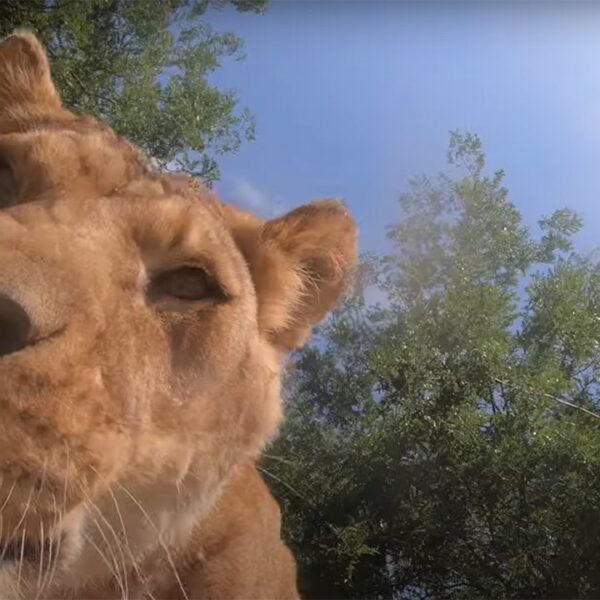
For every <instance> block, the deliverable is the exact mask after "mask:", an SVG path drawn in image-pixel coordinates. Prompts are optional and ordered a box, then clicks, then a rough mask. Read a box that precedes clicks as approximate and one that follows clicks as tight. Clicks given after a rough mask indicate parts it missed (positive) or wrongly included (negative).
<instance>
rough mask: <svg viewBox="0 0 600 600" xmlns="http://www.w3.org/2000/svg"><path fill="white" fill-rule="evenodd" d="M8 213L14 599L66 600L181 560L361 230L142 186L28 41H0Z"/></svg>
mask: <svg viewBox="0 0 600 600" xmlns="http://www.w3.org/2000/svg"><path fill="white" fill-rule="evenodd" d="M0 205H1V209H0V597H2V598H6V597H11V596H20V597H24V598H33V597H36V596H54V597H56V596H57V595H59V594H66V595H72V594H76V591H77V590H78V589H83V588H84V587H85V586H88V585H89V583H90V582H92V583H93V582H94V581H96V580H97V581H100V580H102V578H105V577H107V576H108V575H109V574H110V573H111V571H114V570H118V569H121V568H122V566H123V568H125V566H128V567H130V566H131V565H132V564H134V563H135V561H136V560H138V559H139V560H141V559H143V557H145V556H150V555H151V554H152V551H153V550H154V549H155V548H157V547H159V546H161V547H163V548H165V550H166V554H164V555H163V558H164V560H171V559H170V557H169V556H170V555H169V548H173V547H176V546H177V544H178V543H179V542H180V541H181V540H182V539H184V538H185V536H186V535H187V534H188V531H189V527H190V524H191V523H192V522H193V521H194V520H195V519H197V518H198V517H199V516H201V515H202V514H203V513H204V512H205V511H206V510H207V509H208V508H209V507H210V504H211V502H212V501H213V500H214V498H215V497H216V496H217V495H218V493H219V490H220V487H221V486H222V484H223V482H224V481H226V479H227V477H228V476H229V475H230V474H231V473H232V471H233V470H234V468H235V467H236V465H237V464H239V463H240V462H241V461H242V460H245V459H247V458H248V457H255V456H257V455H258V453H259V452H260V450H261V448H262V447H263V445H264V443H265V441H266V440H267V439H268V438H269V436H270V435H272V434H273V433H274V432H275V431H276V430H277V427H278V425H279V422H280V401H279V369H280V362H281V359H282V357H283V356H284V354H285V353H286V352H287V351H289V350H290V349H293V348H297V347H299V346H300V345H301V344H302V343H303V342H304V340H305V339H306V337H307V336H308V334H309V332H310V328H311V326H312V325H313V324H315V323H316V322H318V321H319V320H321V319H322V318H323V317H324V316H325V314H326V313H327V311H329V310H330V309H331V308H332V307H333V305H334V304H335V302H336V301H337V299H338V298H339V296H340V294H341V293H342V291H343V289H344V284H345V281H346V278H347V274H348V270H349V269H350V267H351V266H352V263H353V261H354V252H355V228H354V225H353V222H352V220H351V218H350V216H349V215H348V213H347V211H346V209H345V208H344V207H343V205H341V204H339V203H337V202H333V201H321V202H314V203H310V204H308V205H305V206H303V207H301V208H299V209H297V210H295V211H293V212H291V213H289V214H287V215H285V216H283V217H281V218H279V219H275V220H273V221H268V222H265V221H262V220H260V219H256V218H253V217H251V216H249V215H247V214H245V213H242V212H241V211H238V210H236V209H234V208H232V207H228V206H224V205H221V204H219V203H218V202H216V201H215V200H214V199H212V198H211V197H209V196H208V195H199V194H191V193H188V191H187V189H186V188H185V187H182V186H180V185H178V184H177V182H174V181H173V180H172V179H170V178H168V177H162V176H157V175H153V174H151V173H149V172H147V171H146V170H145V168H144V166H143V164H142V162H141V161H140V159H139V155H138V153H137V151H136V149H135V148H134V147H133V146H132V145H130V144H129V143H128V142H126V141H125V140H123V139H121V138H119V137H118V136H116V135H115V134H114V133H113V132H112V131H111V130H110V129H109V128H107V127H106V126H103V125H101V124H99V123H98V122H96V121H94V120H93V119H91V118H88V117H81V116H76V115H73V114H72V113H70V112H68V111H66V110H65V109H64V108H63V107H62V106H61V102H60V98H59V96H58V94H57V92H56V90H55V88H54V85H53V84H52V80H51V78H50V71H49V68H48V62H47V59H46V56H45V54H44V52H43V50H42V49H41V47H40V45H39V43H38V42H37V40H36V39H35V38H34V37H33V36H31V35H29V34H19V35H14V36H11V37H9V38H7V39H6V40H4V41H3V42H2V43H0ZM112 536H116V537H123V539H126V541H127V543H126V545H121V546H120V554H119V555H112V556H110V555H109V554H108V551H107V550H106V548H108V547H110V544H109V543H108V542H109V541H110V538H111V537H112ZM107 538H109V539H108V540H107ZM103 548H104V551H103ZM122 592H123V594H125V591H124V590H122Z"/></svg>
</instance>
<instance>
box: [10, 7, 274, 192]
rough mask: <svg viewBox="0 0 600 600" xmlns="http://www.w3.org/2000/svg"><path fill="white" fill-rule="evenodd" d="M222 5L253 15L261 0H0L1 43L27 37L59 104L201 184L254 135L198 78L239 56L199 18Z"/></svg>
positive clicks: (230, 104)
mask: <svg viewBox="0 0 600 600" xmlns="http://www.w3.org/2000/svg"><path fill="white" fill-rule="evenodd" d="M226 4H231V5H233V6H234V7H235V8H237V9H238V10H241V11H253V12H262V11H263V10H264V9H265V7H266V4H267V0H231V1H230V2H227V1H226V0H85V1H80V0H3V1H2V2H0V36H6V35H9V34H10V33H12V32H13V31H14V30H15V29H17V28H28V29H30V30H33V31H34V32H35V33H36V34H37V35H38V36H39V37H40V39H41V40H42V41H43V42H44V44H45V45H46V48H47V51H48V54H49V57H50V61H51V66H52V73H53V77H54V79H55V82H56V83H57V85H58V88H59V90H60V92H61V95H62V98H63V100H64V102H65V104H66V106H67V107H69V108H70V109H72V110H74V111H76V112H82V113H88V114H93V115H96V116H98V117H100V118H101V119H103V120H105V121H106V122H108V123H109V124H110V125H111V126H112V127H113V128H114V129H115V130H116V131H117V132H118V133H120V134H122V135H124V136H125V137H127V138H129V139H131V140H132V141H133V142H134V143H136V144H138V145H139V146H140V147H141V148H142V149H143V150H144V151H146V152H147V153H148V154H149V155H150V156H152V157H153V158H154V159H156V160H157V161H158V163H159V165H160V166H161V167H162V168H165V167H166V166H167V165H169V164H171V165H174V168H176V169H178V170H181V169H182V170H184V171H187V172H188V173H190V174H193V175H199V176H201V177H203V178H204V180H205V181H206V182H207V183H210V182H212V181H213V180H215V179H216V178H218V176H219V170H218V164H217V157H218V156H219V155H222V154H225V153H230V152H235V151H236V150H237V149H238V147H239V145H240V143H241V142H242V141H244V140H251V139H253V137H254V120H253V117H252V115H251V113H250V112H249V110H248V109H245V108H243V109H240V108H239V106H238V102H237V99H236V96H235V93H234V92H232V91H222V90H219V89H217V88H215V87H214V86H212V85H210V83H209V81H208V79H207V78H208V75H209V74H210V73H211V72H212V71H214V70H215V69H217V68H218V67H219V66H220V65H221V63H222V61H223V60H224V59H226V58H229V57H230V58H232V59H236V60H239V59H241V58H243V54H242V40H240V39H239V38H238V37H236V36H235V35H234V34H232V33H228V32H225V33H222V32H221V33H217V32H215V31H213V30H212V28H211V27H210V26H209V25H208V23H207V22H205V20H203V16H204V15H205V13H206V11H207V10H209V9H218V8H222V7H223V6H225V5H226Z"/></svg>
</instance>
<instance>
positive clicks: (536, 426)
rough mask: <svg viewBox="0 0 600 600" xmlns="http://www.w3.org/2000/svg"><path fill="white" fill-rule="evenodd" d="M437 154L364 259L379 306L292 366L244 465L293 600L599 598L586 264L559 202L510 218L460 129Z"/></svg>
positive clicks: (597, 302) (592, 288)
mask: <svg viewBox="0 0 600 600" xmlns="http://www.w3.org/2000/svg"><path fill="white" fill-rule="evenodd" d="M448 159H449V163H450V165H452V166H453V168H454V169H456V170H455V171H454V176H453V177H451V176H449V175H447V174H446V175H440V176H439V177H438V178H436V179H435V180H431V179H429V178H427V177H421V178H416V179H414V180H413V181H412V182H411V183H410V188H409V190H408V192H407V193H405V194H403V195H402V196H401V198H400V210H401V215H400V218H399V221H398V223H396V224H394V225H392V226H390V227H389V229H388V235H389V238H390V240H391V241H392V242H393V244H394V248H395V251H394V252H393V253H392V254H391V255H390V256H386V257H383V258H381V259H377V260H373V259H371V260H370V261H368V263H367V264H366V265H364V268H363V270H362V272H363V275H364V273H367V274H369V275H370V276H371V279H368V278H367V279H366V283H365V281H363V284H370V285H376V286H378V287H380V288H381V289H383V290H385V292H386V293H387V298H388V301H387V302H386V303H385V304H384V305H382V306H368V305H367V304H365V302H364V301H363V299H362V297H361V294H359V293H355V294H354V296H353V297H351V298H349V299H348V300H347V301H346V302H345V303H344V305H343V306H342V307H341V308H340V309H339V310H338V311H337V312H336V314H335V315H334V316H333V318H332V319H331V320H330V321H329V322H328V323H327V324H326V325H325V326H324V327H323V328H322V329H321V330H320V332H319V336H318V337H317V339H316V340H315V342H314V343H313V344H312V345H311V346H310V347H308V348H307V349H305V350H304V351H302V352H301V353H300V354H299V355H298V357H297V362H296V368H295V372H294V375H293V378H292V380H291V388H290V393H289V398H288V400H287V402H288V404H289V406H288V413H287V424H286V426H285V430H284V432H283V434H282V436H281V437H280V438H279V439H278V440H277V441H276V442H275V443H274V445H273V447H272V448H271V449H270V450H269V454H268V456H267V458H266V460H265V462H264V465H263V466H264V469H265V476H266V478H267V480H268V481H269V482H270V483H271V484H272V487H273V489H274V491H275V493H276V494H277V496H278V497H279V499H280V501H281V502H282V505H283V508H284V514H285V519H284V522H285V523H286V527H287V530H286V532H285V534H286V536H287V538H288V539H289V540H290V542H291V544H292V545H293V547H294V549H295V551H296V554H297V556H298V557H299V559H300V563H301V581H302V585H303V593H304V596H305V597H308V598H347V597H355V598H378V597H385V598H391V597H394V598H475V597H480V598H505V597H519V598H533V597H544V598H574V597H599V596H600V485H599V481H600V479H599V478H600V431H599V430H600V420H599V419H598V418H596V417H594V411H596V412H597V413H600V411H599V410H598V408H599V407H598V401H599V393H600V392H599V388H598V385H597V381H598V374H599V369H600V345H599V340H600V264H599V263H598V262H597V261H595V260H594V259H593V258H591V257H584V256H580V255H578V254H577V253H575V252H574V251H573V248H572V237H573V235H574V234H576V232H577V231H578V229H579V227H580V226H581V222H580V219H579V218H578V217H577V216H576V215H575V214H574V213H572V212H571V211H569V210H560V211H557V212H555V213H554V214H553V215H552V216H550V217H548V218H544V219H542V220H540V222H539V230H540V231H539V235H538V236H537V237H536V236H535V235H534V234H533V233H532V232H531V231H529V230H528V228H526V227H525V226H524V224H523V222H522V219H521V215H520V214H519V212H518V210H517V209H516V208H515V206H514V204H512V202H511V201H510V200H509V196H508V191H507V190H506V189H505V187H504V186H503V174H502V172H497V173H495V174H492V175H488V174H486V167H485V157H484V155H483V152H482V149H481V143H480V141H479V138H478V137H477V136H475V135H472V134H461V133H453V134H451V138H450V146H449V155H448ZM363 280H364V277H363ZM565 402H566V403H569V404H570V405H571V406H569V405H568V404H565ZM573 406H574V407H575V408H574V407H573ZM577 407H581V408H583V409H587V410H589V411H591V413H590V412H584V411H583V410H580V409H579V408H577Z"/></svg>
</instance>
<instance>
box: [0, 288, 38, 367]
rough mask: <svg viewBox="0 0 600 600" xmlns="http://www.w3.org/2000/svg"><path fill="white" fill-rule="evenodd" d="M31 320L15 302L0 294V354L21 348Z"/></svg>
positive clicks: (27, 335)
mask: <svg viewBox="0 0 600 600" xmlns="http://www.w3.org/2000/svg"><path fill="white" fill-rule="evenodd" d="M30 332H31V320H30V319H29V315H28V314H27V311H26V310H25V309H24V308H23V307H22V306H21V305H20V304H19V303H17V302H15V301H14V300H12V299H11V298H9V297H7V296H3V295H1V294H0V356H5V355H7V354H11V353H13V352H17V351H18V350H21V349H23V348H24V347H25V346H26V345H27V342H28V340H29V334H30Z"/></svg>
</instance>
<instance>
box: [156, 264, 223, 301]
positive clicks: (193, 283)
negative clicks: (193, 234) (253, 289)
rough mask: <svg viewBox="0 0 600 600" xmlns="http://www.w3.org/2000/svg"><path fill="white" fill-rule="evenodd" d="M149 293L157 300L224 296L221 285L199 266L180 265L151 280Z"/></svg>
mask: <svg viewBox="0 0 600 600" xmlns="http://www.w3.org/2000/svg"><path fill="white" fill-rule="evenodd" d="M148 295H149V297H150V298H152V299H156V300H158V299H161V298H163V299H164V298H176V299H178V300H187V301H190V302H193V301H198V300H207V299H213V300H219V299H223V297H224V295H223V290H222V289H221V288H220V286H219V285H218V284H217V283H216V282H215V281H214V279H212V278H211V277H210V276H209V274H208V273H207V272H206V271H205V270H204V269H202V268H199V267H180V268H178V269H174V270H172V271H166V272H164V273H161V274H160V275H157V276H156V277H154V279H152V281H151V282H150V286H149V288H148Z"/></svg>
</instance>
